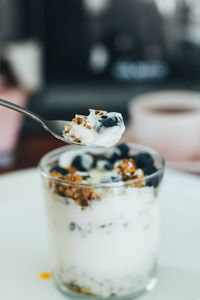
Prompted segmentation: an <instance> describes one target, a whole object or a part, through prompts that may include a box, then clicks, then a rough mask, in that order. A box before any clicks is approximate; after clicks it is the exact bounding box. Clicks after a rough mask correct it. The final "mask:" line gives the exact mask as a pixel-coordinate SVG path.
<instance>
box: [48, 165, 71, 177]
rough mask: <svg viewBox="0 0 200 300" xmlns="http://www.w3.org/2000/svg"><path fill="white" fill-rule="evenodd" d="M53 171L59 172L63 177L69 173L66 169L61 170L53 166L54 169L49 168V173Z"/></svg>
mask: <svg viewBox="0 0 200 300" xmlns="http://www.w3.org/2000/svg"><path fill="white" fill-rule="evenodd" d="M53 171H56V172H59V173H60V174H62V175H63V176H65V175H67V174H68V173H69V171H68V170H67V169H64V168H61V167H59V166H55V167H53V168H51V170H50V173H51V172H53Z"/></svg>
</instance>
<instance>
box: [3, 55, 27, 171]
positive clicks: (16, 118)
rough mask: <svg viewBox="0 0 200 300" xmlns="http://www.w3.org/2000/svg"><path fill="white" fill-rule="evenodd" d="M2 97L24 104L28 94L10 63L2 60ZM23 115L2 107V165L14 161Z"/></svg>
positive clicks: (8, 164)
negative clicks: (20, 84)
mask: <svg viewBox="0 0 200 300" xmlns="http://www.w3.org/2000/svg"><path fill="white" fill-rule="evenodd" d="M0 98H2V99H5V100H9V101H11V102H13V103H15V104H18V105H22V106H24V105H25V104H26V102H27V94H26V92H25V91H24V90H22V89H21V88H20V86H19V84H18V81H17V78H16V77H15V74H14V72H13V70H12V68H11V65H10V63H9V62H8V61H7V60H5V59H1V60H0ZM21 120H22V116H21V115H20V114H18V113H16V112H14V111H11V110H9V109H6V108H3V107H0V141H1V143H0V167H1V168H5V167H8V166H10V165H12V164H13V163H14V158H15V155H14V152H15V147H16V143H17V140H18V135H19V130H20V127H21Z"/></svg>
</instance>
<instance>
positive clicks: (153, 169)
mask: <svg viewBox="0 0 200 300" xmlns="http://www.w3.org/2000/svg"><path fill="white" fill-rule="evenodd" d="M157 170H158V169H157V168H156V167H155V166H154V165H146V166H145V167H144V168H143V172H144V175H151V174H153V173H155V172H156V171H157ZM159 181H160V179H159V176H158V175H157V176H156V177H153V178H151V179H148V180H147V181H146V185H147V186H154V187H157V186H158V184H159Z"/></svg>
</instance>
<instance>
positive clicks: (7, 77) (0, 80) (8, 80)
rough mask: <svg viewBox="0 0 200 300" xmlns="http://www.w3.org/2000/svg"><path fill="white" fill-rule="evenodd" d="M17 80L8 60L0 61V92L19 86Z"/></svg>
mask: <svg viewBox="0 0 200 300" xmlns="http://www.w3.org/2000/svg"><path fill="white" fill-rule="evenodd" d="M18 84H19V83H18V81H17V78H16V76H15V74H14V72H13V70H12V69H11V66H10V64H9V62H8V61H7V60H6V59H1V60H0V90H4V89H5V88H9V87H16V86H17V85H18Z"/></svg>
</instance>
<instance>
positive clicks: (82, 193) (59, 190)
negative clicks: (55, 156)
mask: <svg viewBox="0 0 200 300" xmlns="http://www.w3.org/2000/svg"><path fill="white" fill-rule="evenodd" d="M71 170H73V172H75V171H76V169H75V168H71ZM50 175H51V176H53V177H56V178H58V179H62V181H64V182H56V183H54V182H53V181H51V182H50V186H51V188H52V186H53V189H54V193H56V194H58V195H59V196H63V197H68V198H71V199H74V201H75V203H76V204H77V205H80V206H81V207H82V208H84V207H87V206H89V205H90V204H91V201H92V200H95V199H98V195H97V194H96V193H95V192H94V189H92V188H91V187H90V185H89V184H88V187H85V186H84V187H83V186H81V185H80V184H81V183H82V181H83V180H84V179H85V177H84V176H80V175H78V174H75V173H68V174H67V175H64V176H63V175H62V174H61V173H60V172H58V171H56V170H53V171H52V172H50Z"/></svg>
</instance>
